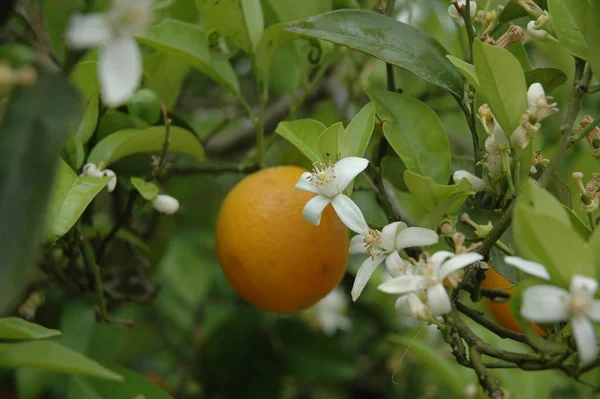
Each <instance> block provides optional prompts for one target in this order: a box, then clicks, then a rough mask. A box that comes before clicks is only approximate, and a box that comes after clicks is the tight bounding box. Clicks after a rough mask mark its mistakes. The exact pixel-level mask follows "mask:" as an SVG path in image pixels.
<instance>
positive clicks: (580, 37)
mask: <svg viewBox="0 0 600 399" xmlns="http://www.w3.org/2000/svg"><path fill="white" fill-rule="evenodd" d="M548 10H549V11H550V18H551V19H552V27H553V28H554V31H555V32H556V37H557V38H558V40H560V43H561V44H562V45H563V46H565V47H566V48H567V50H569V51H570V52H571V54H573V55H574V56H577V57H579V58H582V59H584V60H587V58H588V41H587V33H588V25H589V22H590V15H591V12H592V5H591V3H590V1H589V0H548ZM592 25H595V24H592Z"/></svg>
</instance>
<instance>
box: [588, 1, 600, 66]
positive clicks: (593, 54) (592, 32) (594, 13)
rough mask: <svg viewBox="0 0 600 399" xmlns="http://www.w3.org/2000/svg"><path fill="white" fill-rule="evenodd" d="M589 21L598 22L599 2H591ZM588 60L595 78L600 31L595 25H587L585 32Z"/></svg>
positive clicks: (598, 62)
mask: <svg viewBox="0 0 600 399" xmlns="http://www.w3.org/2000/svg"><path fill="white" fill-rule="evenodd" d="M590 11H591V15H590V21H594V22H596V21H600V2H598V1H593V2H592V8H591V10H590ZM587 43H588V58H589V62H590V66H591V67H592V71H593V72H594V75H596V77H598V76H600V29H598V26H597V25H596V24H595V23H590V24H588V30H587Z"/></svg>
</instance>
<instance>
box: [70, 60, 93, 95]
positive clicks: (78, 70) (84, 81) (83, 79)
mask: <svg viewBox="0 0 600 399" xmlns="http://www.w3.org/2000/svg"><path fill="white" fill-rule="evenodd" d="M69 80H70V81H71V83H72V84H73V85H74V86H75V87H76V88H77V90H79V91H80V93H81V96H82V97H83V98H84V99H86V100H87V99H89V98H90V97H92V96H94V95H97V94H98V93H100V81H99V80H98V63H97V62H96V61H83V62H80V63H78V64H77V65H75V67H74V68H73V70H72V71H71V74H70V75H69Z"/></svg>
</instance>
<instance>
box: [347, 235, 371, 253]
mask: <svg viewBox="0 0 600 399" xmlns="http://www.w3.org/2000/svg"><path fill="white" fill-rule="evenodd" d="M350 253H351V254H366V253H367V243H365V236H364V235H363V234H358V235H355V236H354V237H352V238H351V239H350Z"/></svg>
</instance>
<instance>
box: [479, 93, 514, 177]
mask: <svg viewBox="0 0 600 399" xmlns="http://www.w3.org/2000/svg"><path fill="white" fill-rule="evenodd" d="M477 118H478V119H479V120H480V121H481V124H482V125H483V129H484V130H485V132H486V133H487V136H488V137H487V139H486V140H485V154H484V156H483V159H482V160H481V161H479V163H480V164H481V165H483V166H484V167H485V169H486V170H487V172H488V176H489V178H490V180H491V181H492V182H493V183H497V182H499V181H500V179H501V178H502V176H503V174H504V168H503V159H502V158H503V152H504V151H505V150H506V146H507V144H508V141H507V139H506V133H504V130H502V128H501V127H500V125H498V123H497V122H496V120H495V118H494V115H493V114H492V111H491V110H490V107H489V106H488V105H487V104H483V105H482V106H481V107H479V112H478V115H477ZM505 156H507V157H509V159H508V162H509V163H510V156H509V155H508V154H506V155H505Z"/></svg>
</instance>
